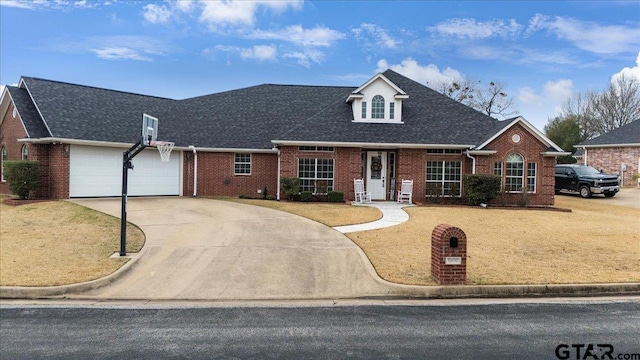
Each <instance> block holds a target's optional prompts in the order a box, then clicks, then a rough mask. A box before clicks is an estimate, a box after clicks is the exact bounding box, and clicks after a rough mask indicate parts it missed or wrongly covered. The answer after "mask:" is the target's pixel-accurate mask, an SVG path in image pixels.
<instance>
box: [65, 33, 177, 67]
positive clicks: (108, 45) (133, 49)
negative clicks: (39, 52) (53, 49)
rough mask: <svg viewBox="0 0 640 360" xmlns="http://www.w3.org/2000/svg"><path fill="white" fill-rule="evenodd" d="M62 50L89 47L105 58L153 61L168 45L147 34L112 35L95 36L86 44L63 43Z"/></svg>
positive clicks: (162, 53)
mask: <svg viewBox="0 0 640 360" xmlns="http://www.w3.org/2000/svg"><path fill="white" fill-rule="evenodd" d="M58 48H59V49H60V50H62V51H64V50H65V48H66V49H69V51H74V52H75V51H84V49H87V48H88V50H89V51H91V52H93V53H95V54H96V55H97V56H98V57H99V58H101V59H105V60H137V61H153V56H162V55H164V54H165V52H166V45H164V44H162V43H161V42H159V41H157V40H155V39H153V38H150V37H147V36H111V37H95V38H90V39H87V40H86V44H63V45H61V46H58Z"/></svg>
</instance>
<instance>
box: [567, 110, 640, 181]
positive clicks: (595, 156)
mask: <svg viewBox="0 0 640 360" xmlns="http://www.w3.org/2000/svg"><path fill="white" fill-rule="evenodd" d="M576 148H579V149H582V153H581V158H580V159H579V160H578V162H580V163H583V164H585V165H591V166H593V167H594V168H596V169H598V170H602V171H604V172H606V173H610V174H618V175H620V178H621V179H622V185H623V186H636V185H637V184H638V180H634V179H633V177H634V175H636V174H640V119H638V120H636V121H632V122H630V123H629V124H626V125H623V126H621V127H619V128H617V129H614V130H612V131H610V132H608V133H606V134H602V135H600V136H598V137H596V138H593V139H590V140H587V141H585V142H583V143H580V144H578V145H576Z"/></svg>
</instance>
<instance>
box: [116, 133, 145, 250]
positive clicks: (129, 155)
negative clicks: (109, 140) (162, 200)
mask: <svg viewBox="0 0 640 360" xmlns="http://www.w3.org/2000/svg"><path fill="white" fill-rule="evenodd" d="M146 147H147V145H146V144H145V141H144V137H140V141H138V142H137V143H135V145H133V146H132V147H130V148H129V150H127V151H125V152H123V153H122V204H121V211H120V256H127V188H128V181H129V169H131V170H133V164H132V163H131V160H132V159H133V158H134V157H135V156H136V155H138V154H139V153H140V152H141V151H142V150H144V149H145V148H146Z"/></svg>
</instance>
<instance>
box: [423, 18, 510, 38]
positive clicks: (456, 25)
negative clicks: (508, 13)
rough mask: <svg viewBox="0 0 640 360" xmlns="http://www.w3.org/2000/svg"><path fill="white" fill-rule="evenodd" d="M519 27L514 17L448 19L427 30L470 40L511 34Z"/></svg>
mask: <svg viewBox="0 0 640 360" xmlns="http://www.w3.org/2000/svg"><path fill="white" fill-rule="evenodd" d="M520 29H522V25H520V24H518V22H517V21H515V20H514V19H510V20H508V21H504V20H492V21H487V22H482V21H476V20H475V19H449V20H447V21H445V22H441V23H439V24H437V25H436V26H432V27H428V28H427V30H429V31H431V32H435V33H438V34H440V35H444V36H452V37H457V38H465V39H472V40H473V39H487V38H491V37H507V36H512V35H516V34H518V33H519V32H520Z"/></svg>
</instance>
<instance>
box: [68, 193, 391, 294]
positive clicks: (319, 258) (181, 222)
mask: <svg viewBox="0 0 640 360" xmlns="http://www.w3.org/2000/svg"><path fill="white" fill-rule="evenodd" d="M73 202H75V203H77V204H80V205H83V206H86V207H89V208H92V209H95V210H98V211H101V212H104V213H107V214H111V215H113V216H116V217H120V199H80V200H74V201H73ZM127 218H128V220H129V221H130V222H132V223H134V224H136V225H138V226H139V227H140V228H141V229H142V230H143V231H144V233H145V235H146V244H145V248H144V249H143V251H142V252H141V254H140V255H138V256H139V258H138V259H136V260H135V261H136V264H135V266H133V267H132V269H131V270H130V271H129V272H128V273H127V274H126V275H124V276H123V277H122V278H121V279H119V280H117V281H115V282H114V283H112V284H110V285H107V286H105V287H103V288H99V289H96V290H93V291H91V292H89V293H83V294H82V296H83V297H87V296H88V297H96V298H101V299H203V300H211V299H322V298H325V299H326V298H354V297H366V296H384V295H389V294H390V288H389V287H388V286H386V284H384V282H382V281H380V280H379V279H377V278H376V277H377V276H376V275H375V271H374V269H373V267H372V265H371V264H370V262H369V261H368V260H367V259H366V256H365V255H364V253H363V252H362V250H360V248H359V247H357V246H356V245H355V244H354V243H353V242H351V240H349V239H348V238H346V237H345V236H344V235H342V234H340V233H339V232H337V231H335V230H333V229H331V228H329V227H327V226H324V225H322V224H319V223H316V222H313V221H311V220H308V219H305V218H302V217H299V216H296V215H291V214H288V213H284V212H281V211H276V210H272V209H267V208H261V207H255V206H250V205H244V204H237V203H232V202H225V201H217V200H210V199H197V198H183V197H181V198H176V197H166V198H130V199H129V202H128V212H127ZM116 250H117V249H114V251H116Z"/></svg>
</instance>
